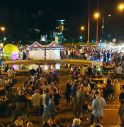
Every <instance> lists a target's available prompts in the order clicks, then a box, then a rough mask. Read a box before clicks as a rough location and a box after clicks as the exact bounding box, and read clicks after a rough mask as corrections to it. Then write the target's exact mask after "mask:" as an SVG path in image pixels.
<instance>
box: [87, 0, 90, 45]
mask: <svg viewBox="0 0 124 127" xmlns="http://www.w3.org/2000/svg"><path fill="white" fill-rule="evenodd" d="M87 25H88V33H87V46H89V45H90V0H89V1H88V24H87Z"/></svg>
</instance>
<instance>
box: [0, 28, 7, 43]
mask: <svg viewBox="0 0 124 127" xmlns="http://www.w3.org/2000/svg"><path fill="white" fill-rule="evenodd" d="M5 30H6V29H5V27H3V26H2V27H0V31H1V32H2V34H3V35H2V36H3V37H2V38H3V41H5V40H6V38H5V37H4V32H5Z"/></svg>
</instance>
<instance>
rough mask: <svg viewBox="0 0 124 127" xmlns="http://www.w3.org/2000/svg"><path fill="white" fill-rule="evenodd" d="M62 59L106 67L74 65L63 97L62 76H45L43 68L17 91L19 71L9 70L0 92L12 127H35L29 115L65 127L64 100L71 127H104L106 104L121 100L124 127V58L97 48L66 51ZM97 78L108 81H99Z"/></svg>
mask: <svg viewBox="0 0 124 127" xmlns="http://www.w3.org/2000/svg"><path fill="white" fill-rule="evenodd" d="M61 57H62V58H69V59H86V60H88V59H90V60H94V61H95V60H96V61H103V63H104V64H103V66H99V65H97V64H92V65H89V66H83V65H79V66H76V65H71V66H70V73H69V74H68V77H69V79H68V80H67V81H65V82H64V84H65V89H64V90H63V91H64V92H62V93H61V92H60V91H61V90H60V86H59V85H60V79H59V76H58V73H57V72H56V71H52V72H49V73H43V72H42V69H41V68H40V67H38V68H37V69H36V70H35V69H32V70H30V71H29V75H28V77H27V78H24V84H23V86H21V87H18V88H17V89H16V90H15V91H13V89H12V87H13V86H14V85H15V83H16V81H15V71H14V69H13V68H12V67H9V66H8V65H7V66H5V67H4V71H5V72H6V73H7V75H6V80H5V79H4V78H3V77H2V76H1V77H0V85H1V86H2V85H3V86H2V87H4V88H5V89H4V90H3V92H1V90H0V94H1V96H0V116H4V115H5V116H9V115H10V116H12V119H11V124H10V125H8V127H12V126H14V127H24V126H26V127H34V125H33V123H31V122H27V121H26V117H28V115H34V116H41V118H42V120H41V122H42V125H41V126H43V127H63V123H61V122H58V121H59V120H57V117H58V114H60V111H61V106H62V104H63V103H62V100H63V99H64V101H65V102H66V104H67V107H69V109H70V110H71V111H72V112H73V116H74V119H72V121H73V122H72V124H71V123H69V125H66V126H68V127H81V126H83V124H84V123H85V122H87V123H88V125H87V126H89V125H90V126H91V127H103V125H101V124H102V123H101V119H102V118H103V117H104V108H105V107H106V102H107V101H110V100H115V99H119V100H120V108H119V116H120V120H121V126H122V127H123V126H124V88H123V87H122V91H121V85H120V83H119V81H118V77H120V75H121V74H122V73H123V72H124V54H123V53H117V52H113V51H109V50H107V51H106V50H100V49H99V50H96V49H95V48H93V47H92V48H91V47H90V48H88V47H83V48H80V47H73V48H72V47H71V48H70V47H66V48H65V50H63V51H62V52H61ZM110 70H113V73H114V74H117V75H116V77H111V75H108V74H109V72H110ZM93 78H106V79H105V80H104V81H102V80H100V81H95V80H93ZM66 82H67V83H66ZM63 93H64V94H63ZM65 119H66V118H65Z"/></svg>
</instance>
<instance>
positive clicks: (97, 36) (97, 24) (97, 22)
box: [93, 12, 100, 47]
mask: <svg viewBox="0 0 124 127" xmlns="http://www.w3.org/2000/svg"><path fill="white" fill-rule="evenodd" d="M93 16H94V18H95V19H96V46H97V47H98V42H99V18H100V13H99V12H95V13H94V15H93Z"/></svg>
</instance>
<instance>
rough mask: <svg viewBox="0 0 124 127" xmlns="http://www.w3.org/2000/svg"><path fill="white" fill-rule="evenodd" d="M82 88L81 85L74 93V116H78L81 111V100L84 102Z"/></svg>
mask: <svg viewBox="0 0 124 127" xmlns="http://www.w3.org/2000/svg"><path fill="white" fill-rule="evenodd" d="M83 92H84V88H83V86H81V87H80V89H79V90H78V91H77V93H76V98H75V117H78V118H79V117H80V114H81V112H82V107H83V102H84V94H83Z"/></svg>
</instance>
